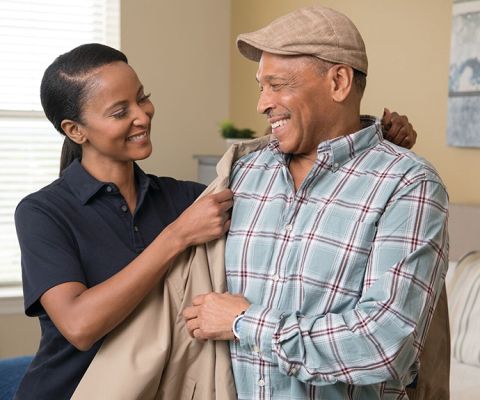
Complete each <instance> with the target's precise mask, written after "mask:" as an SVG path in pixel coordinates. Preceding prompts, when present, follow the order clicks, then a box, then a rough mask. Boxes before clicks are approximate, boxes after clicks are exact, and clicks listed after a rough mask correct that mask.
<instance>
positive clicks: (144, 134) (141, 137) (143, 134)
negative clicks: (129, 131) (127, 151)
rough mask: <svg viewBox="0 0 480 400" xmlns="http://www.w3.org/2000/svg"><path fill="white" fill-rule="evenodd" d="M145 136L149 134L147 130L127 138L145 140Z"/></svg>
mask: <svg viewBox="0 0 480 400" xmlns="http://www.w3.org/2000/svg"><path fill="white" fill-rule="evenodd" d="M145 136H147V132H143V133H141V134H140V135H135V136H130V137H128V138H127V140H129V141H131V142H136V141H139V140H143V139H144V138H145Z"/></svg>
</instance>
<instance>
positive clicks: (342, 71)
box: [328, 64, 353, 103]
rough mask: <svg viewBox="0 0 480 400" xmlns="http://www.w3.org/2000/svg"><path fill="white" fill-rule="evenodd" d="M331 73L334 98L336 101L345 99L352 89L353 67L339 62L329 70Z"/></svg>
mask: <svg viewBox="0 0 480 400" xmlns="http://www.w3.org/2000/svg"><path fill="white" fill-rule="evenodd" d="M328 73H329V74H331V89H332V99H333V101H335V102H336V103H342V102H343V101H345V100H346V99H347V97H348V95H349V94H350V92H351V91H352V86H353V69H352V67H349V66H347V65H343V64H337V65H334V66H333V67H332V68H330V70H329V71H328Z"/></svg>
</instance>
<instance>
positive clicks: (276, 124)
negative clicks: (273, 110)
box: [272, 119, 288, 129]
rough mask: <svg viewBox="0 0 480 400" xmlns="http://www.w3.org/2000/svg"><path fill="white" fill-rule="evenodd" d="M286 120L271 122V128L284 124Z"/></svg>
mask: <svg viewBox="0 0 480 400" xmlns="http://www.w3.org/2000/svg"><path fill="white" fill-rule="evenodd" d="M287 122H288V119H281V120H280V121H276V122H274V123H273V124H272V129H275V128H279V127H281V126H283V125H285V124H286V123H287Z"/></svg>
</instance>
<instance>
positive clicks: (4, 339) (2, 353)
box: [0, 314, 40, 358]
mask: <svg viewBox="0 0 480 400" xmlns="http://www.w3.org/2000/svg"><path fill="white" fill-rule="evenodd" d="M0 326H1V329H0V358H2V357H13V356H19V355H28V354H33V353H35V351H36V350H37V348H38V342H39V339H40V326H39V323H38V320H37V319H36V318H28V317H26V316H24V315H23V314H11V315H0Z"/></svg>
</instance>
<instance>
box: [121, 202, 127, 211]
mask: <svg viewBox="0 0 480 400" xmlns="http://www.w3.org/2000/svg"><path fill="white" fill-rule="evenodd" d="M121 209H122V211H123V212H127V211H128V207H127V206H126V205H125V204H124V205H123V206H122V207H121Z"/></svg>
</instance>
